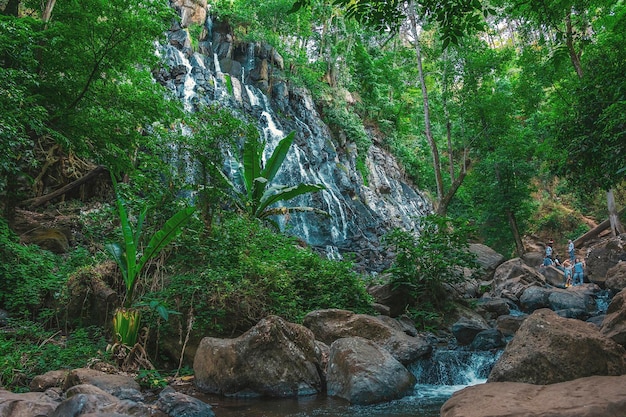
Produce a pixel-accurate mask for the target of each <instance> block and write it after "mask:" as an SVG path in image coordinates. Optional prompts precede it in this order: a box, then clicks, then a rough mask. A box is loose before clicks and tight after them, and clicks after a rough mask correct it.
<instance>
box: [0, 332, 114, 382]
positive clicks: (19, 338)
mask: <svg viewBox="0 0 626 417" xmlns="http://www.w3.org/2000/svg"><path fill="white" fill-rule="evenodd" d="M105 347H106V342H105V340H104V337H103V336H102V329H100V328H97V327H89V328H82V329H77V330H76V331H74V332H73V333H70V334H69V335H63V334H61V332H60V331H54V330H45V329H44V328H43V326H42V325H41V324H38V323H33V322H30V321H26V320H24V321H16V320H10V321H9V323H8V326H7V328H5V329H4V330H3V331H2V332H0V352H3V355H2V357H1V358H0V386H3V387H5V388H6V389H9V390H12V391H26V390H28V385H29V383H30V380H31V379H32V378H33V377H34V376H36V375H41V374H43V373H45V372H48V371H52V370H58V369H74V368H82V367H85V366H87V365H88V361H90V360H92V359H94V358H97V359H100V358H102V357H103V356H102V352H104V350H105Z"/></svg>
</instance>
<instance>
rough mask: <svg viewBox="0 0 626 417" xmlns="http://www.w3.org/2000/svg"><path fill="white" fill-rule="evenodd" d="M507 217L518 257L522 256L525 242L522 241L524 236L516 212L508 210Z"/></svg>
mask: <svg viewBox="0 0 626 417" xmlns="http://www.w3.org/2000/svg"><path fill="white" fill-rule="evenodd" d="M506 217H507V219H508V221H509V227H510V228H511V232H512V233H513V238H514V239H515V252H516V253H517V256H518V257H520V258H521V257H522V255H523V254H524V243H523V242H522V237H521V235H520V233H519V227H518V226H517V219H516V218H515V213H513V211H512V210H509V209H507V210H506Z"/></svg>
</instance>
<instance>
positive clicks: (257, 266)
mask: <svg viewBox="0 0 626 417" xmlns="http://www.w3.org/2000/svg"><path fill="white" fill-rule="evenodd" d="M208 3H209V5H210V9H209V10H210V13H211V14H213V15H214V16H215V19H219V20H221V21H225V22H228V23H229V24H230V25H231V26H232V28H233V30H234V35H235V37H236V38H237V39H239V40H242V41H246V40H254V41H265V42H268V43H269V44H271V45H273V46H274V47H275V48H277V50H278V51H279V52H280V53H281V55H282V56H283V57H284V59H285V62H286V63H287V65H286V68H288V70H286V73H285V76H286V77H288V78H289V80H290V82H292V83H294V84H295V85H301V86H305V87H307V88H308V89H309V90H310V91H311V93H312V94H313V97H314V99H315V102H316V105H317V106H318V110H319V112H320V114H321V115H322V116H323V118H324V120H325V121H326V122H327V124H328V125H329V126H330V127H331V130H332V131H333V132H343V133H345V135H346V137H347V138H348V140H350V141H351V142H354V143H355V144H356V148H357V149H358V152H359V155H360V156H361V158H364V156H363V155H365V152H366V151H367V149H368V146H370V144H371V136H369V135H368V133H367V132H369V131H374V132H376V134H377V136H378V137H381V138H382V140H383V145H384V146H385V147H386V148H387V149H389V150H390V151H391V152H393V153H394V154H395V155H396V156H397V157H398V158H399V159H400V161H401V163H402V165H403V167H404V169H405V172H406V175H407V176H408V177H409V178H410V179H411V180H412V181H413V182H414V183H415V184H416V186H417V187H418V188H419V189H421V190H424V191H426V192H428V193H429V195H430V196H431V198H432V200H433V202H434V203H435V207H436V208H437V210H436V211H437V215H438V216H437V217H433V218H432V219H431V220H429V221H430V223H428V224H429V225H430V226H432V225H433V224H434V225H437V224H438V225H439V227H434V229H433V230H435V231H437V232H433V233H432V234H430V235H429V236H431V238H430V239H431V240H430V241H428V240H427V239H422V240H421V241H420V240H417V241H415V240H414V239H413V238H412V237H408V236H407V235H406V234H402V233H400V232H398V233H397V234H394V235H391V236H389V238H388V242H389V243H390V244H393V245H396V246H397V247H400V248H404V249H405V252H403V253H404V254H405V256H401V257H399V259H398V262H397V263H396V264H395V265H394V267H393V268H392V271H391V272H392V273H393V274H394V275H393V276H394V277H395V279H398V280H402V281H403V282H412V284H413V285H412V287H411V288H412V289H413V290H414V291H415V292H416V293H415V294H414V295H415V299H421V300H424V299H428V300H429V302H423V303H422V304H420V305H416V306H414V310H413V314H414V315H415V317H416V318H424V317H428V318H430V319H432V320H428V321H423V320H420V322H421V323H423V325H424V326H425V327H426V328H428V327H429V326H436V325H437V323H438V321H437V319H438V318H440V317H441V312H442V311H445V308H446V306H445V303H444V302H443V300H444V299H445V294H442V293H441V292H440V289H441V285H442V284H443V283H444V282H445V281H446V280H449V279H454V274H452V275H450V274H448V273H447V272H446V271H449V270H451V269H453V268H454V267H455V266H456V265H458V264H459V263H464V262H465V261H466V260H465V259H462V258H463V257H462V256H461V255H459V253H460V252H458V250H459V249H462V248H463V247H464V246H465V245H466V244H467V239H468V238H469V237H472V239H476V240H478V241H481V242H483V243H485V244H487V245H489V246H491V247H493V248H494V249H496V250H497V251H498V252H500V253H502V254H503V255H505V256H508V257H512V256H516V255H517V254H519V253H521V252H522V251H523V244H522V237H523V236H525V235H532V234H535V235H538V236H540V237H542V238H546V237H552V238H554V239H555V240H564V239H565V240H566V239H567V238H575V237H577V236H580V235H581V234H582V233H584V232H585V231H586V230H588V228H589V225H591V224H593V223H594V222H599V221H602V220H604V219H606V218H607V215H608V214H607V213H608V212H607V199H608V201H609V202H610V201H616V202H617V205H618V206H619V204H620V203H622V204H623V202H624V201H626V188H625V187H624V179H625V176H626V77H624V74H626V31H625V30H624V28H625V27H626V4H625V3H624V1H623V0H619V1H607V0H582V1H581V0H566V1H560V2H556V1H547V2H544V1H535V0H531V1H526V2H519V1H517V0H493V1H491V2H480V1H473V2H465V1H455V0H452V1H448V2H439V1H430V0H429V1H425V2H414V1H410V2H406V3H405V2H381V1H379V0H359V1H356V2H348V1H346V0H339V1H336V2H334V3H333V2H331V1H324V0H308V1H304V0H299V1H296V2H294V0H266V1H263V2H250V1H244V0H215V1H212V0H209V2H208ZM294 3H295V7H294ZM0 10H2V11H3V13H2V14H1V15H0V143H1V144H2V152H1V153H0V204H1V208H2V217H1V218H0V309H2V311H6V313H7V317H0V323H1V324H2V330H1V331H0V386H4V387H8V388H10V389H15V390H21V389H25V387H27V385H28V381H29V379H30V378H31V377H32V376H34V375H36V374H38V373H42V372H44V371H46V370H49V369H58V368H64V367H76V366H84V365H85V363H84V358H85V357H87V358H95V359H97V360H107V361H115V358H112V357H111V355H110V353H108V352H106V351H105V349H106V346H107V344H108V343H111V341H112V335H111V328H110V319H111V317H107V318H106V320H102V318H100V319H101V320H100V321H98V320H95V318H93V317H91V318H90V319H87V318H84V317H81V316H80V315H75V314H72V312H71V311H69V308H70V304H71V303H70V300H71V296H72V291H73V290H75V289H76V288H78V287H80V285H84V284H81V282H83V281H84V280H85V279H91V278H92V277H94V276H95V277H100V276H102V277H105V276H113V275H118V274H119V271H117V270H116V269H115V268H116V267H115V265H114V264H113V262H112V260H111V257H110V255H109V254H108V253H107V252H106V250H105V244H106V243H109V242H112V241H120V242H121V241H122V239H123V237H126V236H127V235H126V232H125V231H123V230H120V222H122V224H123V221H121V220H120V217H119V210H118V207H116V205H115V201H116V196H117V197H119V198H120V201H122V204H123V205H124V207H125V209H126V210H127V211H128V213H129V215H128V220H129V222H130V223H131V224H132V225H133V226H132V227H136V228H137V230H139V231H142V232H143V233H137V235H136V237H137V242H138V243H140V244H142V245H146V244H147V243H148V242H147V240H148V238H149V237H150V236H153V235H155V234H156V233H157V231H158V230H159V229H160V228H161V227H162V226H164V224H165V223H166V220H167V219H169V218H172V217H174V216H175V215H176V213H178V212H179V211H180V210H181V209H183V208H184V207H185V206H186V205H187V201H188V200H187V198H186V195H188V193H190V192H193V193H196V195H198V203H197V207H196V210H195V214H194V215H193V216H192V217H191V219H190V220H189V222H188V223H186V224H185V225H184V226H181V230H180V235H178V236H177V238H176V239H174V240H172V241H171V243H170V244H169V245H168V246H167V247H165V248H159V249H163V250H160V251H158V253H155V254H154V257H151V258H150V259H149V260H148V261H147V263H146V266H145V269H144V270H142V271H141V274H140V276H139V280H138V282H137V287H136V288H134V290H135V292H136V294H138V297H136V298H137V299H138V306H139V307H142V309H143V310H142V311H143V314H144V316H143V319H142V320H143V322H144V323H145V326H146V328H147V329H148V332H149V336H147V335H146V334H143V335H142V336H141V337H142V338H144V339H143V340H148V342H147V343H146V344H145V348H146V356H147V357H149V359H150V360H151V361H152V362H153V363H155V364H157V366H158V367H159V369H161V370H163V369H177V368H178V371H179V372H185V367H184V366H183V365H184V361H176V359H173V357H175V356H176V355H173V352H172V351H178V354H179V355H182V352H181V348H180V347H177V348H171V347H169V348H168V347H167V346H163V344H165V343H166V342H165V340H166V339H168V338H169V339H172V338H173V339H177V340H181V341H182V340H184V341H185V342H186V341H187V340H188V339H193V338H194V337H195V338H198V337H201V336H203V335H206V334H213V335H222V336H232V335H237V334H240V333H241V332H242V331H245V330H246V329H247V328H249V327H250V326H251V325H253V324H254V323H256V321H257V320H258V319H260V318H262V317H265V316H266V315H268V314H278V315H281V316H283V317H285V318H286V319H288V320H293V321H296V322H297V321H298V320H300V319H301V318H302V317H303V316H304V315H305V314H306V313H307V312H309V311H311V310H313V309H317V308H328V307H336V308H346V309H350V310H353V311H356V312H371V310H370V308H371V307H370V303H371V300H370V297H369V296H368V294H367V291H366V284H367V282H368V280H369V279H371V278H368V277H364V276H362V275H361V274H359V273H357V272H355V271H354V268H353V265H352V263H351V262H350V261H349V260H346V261H341V262H337V261H330V260H326V259H323V258H321V257H320V256H318V255H317V254H316V253H314V252H312V251H311V250H310V249H308V248H306V247H303V245H301V244H300V243H301V242H298V241H297V240H295V239H294V238H292V237H288V236H285V235H283V234H280V233H277V232H276V231H275V230H274V229H272V228H271V227H268V225H267V224H265V223H262V222H260V221H258V219H256V218H255V216H254V213H252V215H250V214H246V213H245V212H242V211H238V210H235V207H236V206H235V205H232V207H231V208H229V207H226V206H224V205H223V204H221V203H222V202H223V200H224V196H225V195H231V192H230V191H231V190H230V189H229V187H230V184H229V183H228V181H227V180H226V179H224V178H222V177H221V176H219V175H216V174H215V171H214V170H215V168H214V167H215V166H216V164H217V165H219V161H218V159H219V157H220V153H219V151H218V149H219V146H220V145H223V144H228V143H234V141H238V140H242V139H246V138H256V137H258V132H256V129H255V128H254V127H253V126H251V125H249V124H248V123H246V122H245V121H242V120H240V119H238V118H236V117H234V116H233V115H232V114H230V113H229V112H228V111H227V110H226V109H223V108H220V107H219V106H214V107H210V108H206V109H204V110H203V111H202V112H198V113H193V114H190V113H186V112H185V111H184V110H183V108H182V104H181V103H180V102H179V101H178V100H175V99H173V98H172V97H171V96H170V94H169V93H168V92H167V91H166V89H165V88H163V87H162V86H161V85H159V84H158V83H155V82H154V81H153V76H152V72H153V71H154V70H155V69H157V68H158V67H159V65H161V63H160V61H159V57H157V56H156V55H155V53H154V50H155V44H154V42H155V41H157V40H161V41H162V40H163V36H164V35H163V34H164V31H165V30H166V29H167V28H168V27H169V25H170V23H171V21H172V19H176V18H177V17H176V16H175V14H174V12H173V9H172V8H170V7H169V5H168V4H167V2H165V1H162V2H155V1H148V0H131V1H128V0H126V1H122V0H85V1H81V2H80V4H79V3H78V2H65V1H60V2H55V1H53V0H48V1H47V2H35V1H30V0H24V1H20V0H4V1H0ZM290 10H291V11H292V12H291V13H287V12H288V11H290ZM188 30H189V32H190V33H191V34H196V35H197V34H198V33H200V32H201V31H202V27H199V26H192V27H190V28H188ZM180 123H183V124H185V125H187V126H190V127H192V128H193V129H192V131H193V132H194V133H193V134H192V135H182V134H181V133H180V131H178V130H177V129H172V128H171V127H172V126H175V125H177V124H180ZM172 142H178V143H180V144H181V146H185V147H187V148H188V149H191V150H192V152H193V153H194V154H195V155H197V156H198V158H200V159H201V160H202V163H203V164H204V166H205V168H206V170H207V172H208V173H209V176H210V178H212V182H211V183H210V184H203V185H198V186H197V187H195V188H193V189H190V185H188V184H185V182H184V181H183V179H182V178H181V177H180V176H177V175H176V174H177V173H176V172H172V169H171V167H170V165H168V163H167V162H166V161H167V153H168V152H170V150H171V148H170V147H169V146H168V144H169V143H172ZM97 166H104V167H106V169H107V170H108V171H109V172H110V173H111V174H112V175H113V176H114V178H117V179H118V181H119V182H120V183H119V185H118V186H117V187H116V188H113V187H112V186H111V181H110V180H103V181H101V184H100V186H99V188H98V189H97V190H96V192H94V193H92V194H91V195H88V196H79V195H71V194H68V196H67V198H66V199H64V200H63V201H60V200H59V199H57V200H52V202H51V203H48V204H41V206H37V207H36V208H35V209H33V212H38V213H39V214H41V215H42V216H53V217H54V216H64V219H68V218H69V219H71V220H68V221H71V222H72V224H78V225H80V230H81V232H80V234H79V235H75V236H74V239H73V244H72V246H71V247H70V248H69V250H68V251H67V252H66V253H64V254H55V253H52V252H50V251H48V250H44V249H41V248H40V247H39V246H36V245H32V244H24V243H23V242H21V241H20V236H18V233H16V227H17V226H16V225H17V224H18V223H19V221H20V218H21V216H23V215H24V211H23V209H25V208H28V209H32V207H33V206H34V205H36V203H37V198H38V197H41V196H43V195H45V194H46V193H50V192H52V191H54V190H55V189H58V188H61V187H62V186H64V185H66V184H68V183H69V182H71V181H73V180H76V179H78V178H80V177H81V176H83V175H85V174H87V173H88V172H90V171H91V170H93V169H95V168H96V167H97ZM360 168H361V172H362V174H363V176H364V178H365V180H367V169H366V168H365V166H364V164H363V160H362V159H361V165H360ZM210 173H213V174H210ZM186 193H187V194H186ZM71 197H74V198H71ZM79 197H80V198H79ZM244 197H245V195H244ZM245 206H246V202H245V201H244V202H243V207H245ZM613 209H614V207H613ZM144 210H145V213H146V214H145V222H143V229H142V226H141V225H138V224H137V223H138V220H139V219H143V218H144V216H143V215H141V214H140V213H143V212H144ZM446 216H447V217H446ZM450 224H454V225H455V227H448V226H449V225H450ZM470 226H471V228H472V229H473V231H472V233H469V232H465V230H466V229H463V228H464V227H470ZM616 227H618V228H619V226H616ZM461 230H463V233H462V237H464V238H461V237H460V236H459V231H461ZM438 233H440V235H438ZM131 235H132V233H131ZM143 240H145V242H144V241H143ZM432 245H436V247H437V248H438V249H437V250H439V251H440V253H449V254H454V255H452V256H449V257H448V256H444V257H442V258H441V259H439V260H438V262H427V261H426V260H427V259H428V257H429V249H428V248H432V247H435V246H432ZM126 248H127V250H128V248H129V247H128V246H126ZM135 249H136V248H135ZM448 250H449V251H450V252H446V251H448ZM129 253H132V255H134V254H135V252H134V250H133V251H132V252H127V253H126V255H128V256H131V255H129ZM126 255H125V256H126ZM416 265H420V268H421V269H419V270H416V268H415V266H416ZM420 277H426V278H420ZM420 279H421V280H422V281H420ZM412 280H413V281H412ZM166 283H167V284H166ZM115 289H116V290H117V291H118V295H119V296H120V297H123V295H124V293H125V290H124V282H123V281H122V280H121V278H120V279H119V280H118V287H117V288H115ZM165 319H167V321H166V320H165ZM146 338H147V339H146ZM181 367H182V368H181ZM187 371H188V370H187ZM146 372H147V373H148V374H149V375H150V376H152V378H150V377H146ZM161 372H163V371H161ZM142 375H143V377H144V379H145V381H148V382H146V383H147V384H148V385H150V384H154V383H155V382H154V381H157V383H158V381H159V371H156V370H150V369H148V370H147V371H145V370H144V373H143V374H142ZM155 375H156V378H154V376H155ZM145 381H144V382H145Z"/></svg>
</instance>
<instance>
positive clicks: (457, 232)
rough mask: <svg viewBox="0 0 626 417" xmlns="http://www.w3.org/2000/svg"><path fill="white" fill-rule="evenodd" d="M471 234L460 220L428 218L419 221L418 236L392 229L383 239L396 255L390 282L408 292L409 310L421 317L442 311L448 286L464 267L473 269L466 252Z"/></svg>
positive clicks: (474, 265)
mask: <svg viewBox="0 0 626 417" xmlns="http://www.w3.org/2000/svg"><path fill="white" fill-rule="evenodd" d="M471 234H472V231H471V229H470V228H469V226H468V225H467V224H466V223H465V222H463V221H461V220H456V219H454V220H453V219H451V218H447V217H441V216H436V215H431V216H427V217H424V218H422V219H421V220H420V228H419V232H418V233H411V232H407V231H403V230H400V229H395V230H393V231H392V232H390V233H389V234H387V235H386V236H385V243H386V245H387V246H388V247H389V248H390V249H392V250H393V251H394V252H395V254H396V258H395V260H394V263H393V265H392V267H391V268H390V270H389V272H391V274H392V279H391V283H392V284H393V285H394V287H395V288H404V289H406V291H408V293H409V296H410V299H411V300H412V305H410V306H408V307H409V308H410V307H416V308H417V309H418V311H421V312H420V314H419V315H420V316H422V317H423V316H432V315H429V314H426V313H430V312H441V311H443V310H444V309H445V308H446V301H447V299H448V290H447V285H448V284H452V283H456V282H460V281H462V280H463V279H464V275H463V268H464V267H471V268H476V263H475V256H474V255H473V254H472V253H470V252H469V250H468V239H469V237H470V236H471ZM414 315H415V314H414ZM429 320H431V321H432V317H429ZM420 321H421V320H420Z"/></svg>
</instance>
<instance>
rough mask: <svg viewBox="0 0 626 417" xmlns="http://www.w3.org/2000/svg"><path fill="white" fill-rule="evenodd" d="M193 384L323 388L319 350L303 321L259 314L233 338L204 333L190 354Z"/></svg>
mask: <svg viewBox="0 0 626 417" xmlns="http://www.w3.org/2000/svg"><path fill="white" fill-rule="evenodd" d="M193 369H194V374H195V384H196V386H197V388H198V389H200V390H201V391H203V392H207V393H213V394H221V395H228V396H241V397H245V396H269V397H290V396H297V395H310V394H316V393H319V392H322V389H323V386H322V381H323V379H322V371H323V370H322V350H321V349H320V348H319V347H318V345H317V344H316V341H315V337H314V336H313V333H312V332H311V331H310V330H309V329H307V328H306V327H304V326H301V325H298V324H293V323H289V322H287V321H285V320H283V319H282V318H280V317H278V316H269V317H267V318H265V319H262V320H261V321H259V323H257V325H256V326H254V327H253V328H251V329H250V330H248V331H247V332H246V333H244V334H243V335H241V336H239V337H237V338H235V339H218V338H213V337H205V338H203V339H202V341H201V342H200V345H199V346H198V350H197V351H196V355H195V358H194V363H193Z"/></svg>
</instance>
